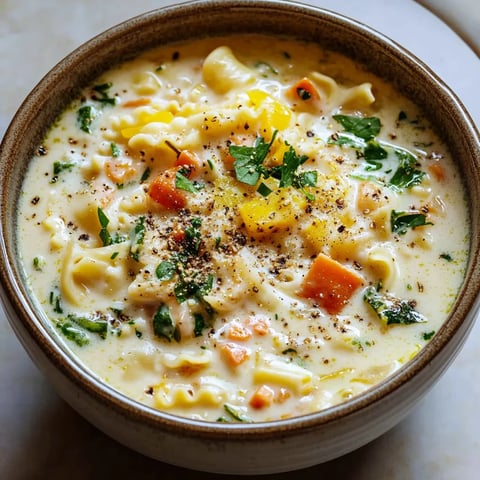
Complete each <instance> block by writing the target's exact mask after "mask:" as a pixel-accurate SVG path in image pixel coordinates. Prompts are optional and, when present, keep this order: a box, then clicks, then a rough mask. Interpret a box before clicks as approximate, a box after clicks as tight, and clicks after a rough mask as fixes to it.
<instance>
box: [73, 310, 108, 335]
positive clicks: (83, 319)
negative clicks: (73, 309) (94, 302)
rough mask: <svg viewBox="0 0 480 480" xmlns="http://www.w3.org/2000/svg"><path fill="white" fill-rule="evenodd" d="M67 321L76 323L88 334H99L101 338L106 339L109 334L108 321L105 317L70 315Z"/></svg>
mask: <svg viewBox="0 0 480 480" xmlns="http://www.w3.org/2000/svg"><path fill="white" fill-rule="evenodd" d="M67 321H68V322H70V323H75V324H76V325H78V326H79V327H80V328H83V329H84V330H87V331H88V332H92V333H97V334H98V335H99V336H100V338H102V339H105V338H106V336H107V332H108V321H107V319H106V318H105V316H103V315H93V316H91V317H87V316H81V315H76V314H73V313H69V314H68V315H67Z"/></svg>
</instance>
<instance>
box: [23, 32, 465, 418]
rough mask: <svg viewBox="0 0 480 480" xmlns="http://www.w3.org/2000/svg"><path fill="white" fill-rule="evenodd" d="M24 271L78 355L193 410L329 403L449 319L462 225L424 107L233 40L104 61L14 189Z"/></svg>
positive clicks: (154, 402) (347, 71) (305, 408)
mask: <svg viewBox="0 0 480 480" xmlns="http://www.w3.org/2000/svg"><path fill="white" fill-rule="evenodd" d="M18 233H19V248H20V251H21V254H22V258H23V261H24V265H25V270H26V274H27V276H28V279H29V282H30V286H31V288H32V291H33V293H34V295H35V297H36V298H37V299H38V303H39V305H41V308H42V309H43V310H44V312H45V316H46V318H48V324H50V325H51V329H52V333H54V334H55V335H58V336H59V338H60V339H61V341H64V342H65V343H66V344H67V345H68V346H69V347H70V348H71V350H72V352H73V354H74V355H76V356H78V358H79V359H80V361H81V362H83V363H84V365H85V366H86V368H88V369H89V370H90V371H91V372H93V373H94V374H95V375H96V376H98V377H99V378H101V379H102V380H104V381H105V382H106V383H107V384H109V385H111V386H112V387H113V388H115V389H117V390H119V391H120V392H123V393H124V394H126V395H127V396H129V397H131V398H133V399H135V400H138V401H139V402H142V403H145V404H147V405H150V406H152V407H154V408H158V409H161V410H165V411H168V412H171V413H174V414H179V415H183V416H188V417H192V418H197V419H204V420H209V421H225V422H239V421H240V422H241V421H244V422H248V421H264V420H272V419H281V418H288V417H292V416H296V415H302V414H306V413H310V412H314V411H318V410H321V409H324V408H327V407H329V406H332V405H335V404H338V403H340V402H344V401H346V400H348V399H350V398H352V397H354V396H355V395H358V394H359V393H361V392H363V391H365V390H366V389H368V388H370V387H372V386H373V385H375V384H377V383H378V382H380V381H382V380H383V379H385V378H386V377H388V376H389V375H391V374H392V373H394V372H395V371H396V370H397V369H398V368H399V367H400V366H402V365H404V364H405V363H406V362H408V361H409V360H410V359H412V358H413V357H414V356H415V355H416V354H417V353H418V352H419V351H420V350H421V349H422V347H423V346H424V345H425V344H426V343H427V342H428V341H429V340H430V339H431V338H432V337H433V336H434V335H435V332H437V331H438V329H439V328H440V327H441V325H442V323H443V322H444V321H445V319H446V318H447V316H448V314H449V311H450V309H451V308H452V305H453V304H454V302H455V298H456V295H457V292H458V290H459V287H460V285H461V282H462V280H463V275H464V270H465V263H466V257H467V249H468V233H469V225H468V220H467V215H466V206H465V200H464V192H463V188H462V183H461V180H460V178H459V172H458V171H457V170H456V168H455V166H454V163H453V161H452V158H451V157H450V154H449V152H448V151H447V150H446V148H445V146H444V144H443V143H442V142H441V141H440V139H439V138H438V137H437V136H436V135H435V133H434V132H433V131H432V130H431V128H430V125H429V121H428V119H427V117H426V116H425V115H424V114H423V113H422V112H420V111H418V109H417V108H416V107H415V106H414V105H413V104H412V103H410V102H409V101H407V100H406V99H405V98H403V97H401V96H400V95H399V94H398V93H396V92H395V90H394V89H393V88H392V87H390V86H389V85H387V84H385V83H384V82H383V81H382V80H380V79H378V78H376V77H374V76H372V75H371V74H369V73H368V72H365V71H364V70H362V69H361V68H360V67H358V66H355V65H354V64H353V63H352V62H350V61H349V60H347V59H345V58H343V57H341V56H340V55H338V54H336V53H331V52H327V51H324V50H322V49H321V48H320V47H318V46H316V45H313V44H305V43H300V42H298V43H297V42H294V41H290V40H279V39H273V38H266V37H257V36H255V37H244V36H242V37H228V38H217V39H206V40H202V41H195V43H194V44H181V45H175V46H168V47H162V48H158V49H156V50H153V51H149V52H146V53H145V54H143V55H141V56H139V57H138V58H137V59H135V60H133V61H129V62H127V63H124V64H122V65H121V66H119V67H118V68H115V69H113V70H111V71H108V72H106V73H105V74H104V75H102V76H101V78H98V80H97V81H96V82H94V83H92V84H91V85H90V86H88V87H87V88H85V90H84V91H83V94H82V95H81V97H80V98H78V99H76V100H74V101H73V103H72V105H71V106H70V108H68V109H67V110H66V111H65V112H64V113H63V114H62V115H61V117H60V118H59V119H58V121H57V122H56V123H55V125H53V126H52V127H51V129H50V130H49V132H48V134H47V135H46V137H45V139H44V141H43V142H42V144H41V145H39V148H38V152H37V154H36V155H35V158H34V159H33V160H32V163H31V166H30V168H29V172H28V175H27V177H26V178H25V181H24V185H23V193H22V198H21V203H20V208H19V227H18Z"/></svg>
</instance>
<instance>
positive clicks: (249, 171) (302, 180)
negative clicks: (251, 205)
mask: <svg viewBox="0 0 480 480" xmlns="http://www.w3.org/2000/svg"><path fill="white" fill-rule="evenodd" d="M276 135H277V131H275V132H274V134H273V136H272V139H271V140H270V143H266V142H265V140H264V138H263V137H257V138H256V140H255V144H254V146H253V147H247V146H237V145H230V147H229V152H230V154H231V155H232V157H233V158H234V159H235V161H234V164H233V167H234V170H235V176H236V177H237V180H239V181H240V182H242V183H246V184H247V185H252V186H254V185H257V183H258V182H259V180H260V178H262V177H263V178H265V179H267V178H270V177H272V178H275V179H277V180H278V181H279V184H278V186H279V187H280V188H282V187H294V188H297V189H299V190H301V191H303V193H304V194H305V195H306V197H307V198H308V199H309V200H313V196H312V195H310V194H308V193H307V192H305V191H304V188H305V187H314V186H315V185H316V183H317V172H316V171H314V170H310V171H306V172H300V173H299V172H298V168H299V167H300V166H301V165H303V164H304V163H305V162H306V161H307V160H308V157H307V156H306V155H298V154H297V152H296V151H295V149H294V148H293V147H292V146H291V145H288V143H286V145H288V147H289V148H288V150H287V151H286V152H285V153H284V155H283V161H282V164H281V165H275V166H273V167H266V166H265V165H264V161H265V159H266V157H267V154H268V152H269V150H270V147H271V146H272V144H273V142H274V141H275V138H276ZM257 191H258V193H260V195H262V196H264V197H266V196H268V195H269V194H270V193H271V192H272V190H271V189H270V187H268V186H267V185H266V184H265V183H263V182H262V183H260V185H259V186H258V189H257Z"/></svg>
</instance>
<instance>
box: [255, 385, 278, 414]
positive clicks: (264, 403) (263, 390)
mask: <svg viewBox="0 0 480 480" xmlns="http://www.w3.org/2000/svg"><path fill="white" fill-rule="evenodd" d="M274 395H275V392H274V391H273V390H272V389H271V388H270V387H268V386H267V385H261V386H260V387H258V388H257V389H256V390H255V392H253V395H252V396H251V397H250V401H249V403H250V406H251V407H253V408H256V409H261V408H265V407H269V406H270V405H271V404H272V403H273V396H274Z"/></svg>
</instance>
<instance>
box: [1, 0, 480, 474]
mask: <svg viewBox="0 0 480 480" xmlns="http://www.w3.org/2000/svg"><path fill="white" fill-rule="evenodd" d="M234 33H265V34H270V35H279V36H290V37H294V38H299V39H303V40H307V41H314V42H317V43H319V44H321V45H322V46H324V47H326V48H331V49H333V50H338V51H340V52H341V53H343V54H345V55H347V56H349V57H351V58H353V59H354V60H356V61H357V62H359V63H361V64H363V65H364V66H365V67H366V68H367V69H368V70H370V71H372V73H374V74H376V75H378V76H380V77H383V78H384V79H386V80H388V81H389V82H391V83H393V84H394V85H395V86H396V88H397V89H398V90H399V91H400V92H402V93H403V94H404V95H406V96H407V97H409V98H410V99H412V100H414V101H415V102H416V103H417V104H418V105H419V106H420V107H421V109H422V110H423V111H424V112H426V115H427V116H428V117H429V119H430V120H431V122H432V123H433V125H434V126H435V128H436V130H437V131H438V133H439V134H440V135H441V136H442V138H443V139H444V140H445V141H446V143H447V144H448V146H449V148H450V151H451V153H452V155H453V157H454V158H455V159H456V161H457V163H458V166H459V168H460V170H461V172H462V174H463V178H464V186H465V190H466V192H467V195H468V204H469V206H470V222H471V231H472V238H471V245H470V257H469V263H468V269H467V274H466V277H465V282H464V284H463V286H462V289H461V291H460V294H459V296H458V299H457V302H456V304H455V306H454V308H453V309H452V312H451V314H450V316H449V318H448V320H447V322H446V323H445V325H444V326H443V327H442V329H441V330H440V331H439V332H437V334H436V335H435V337H434V339H433V340H432V341H431V342H430V343H429V344H428V346H426V347H425V348H424V349H423V350H422V351H421V352H420V353H419V354H418V355H417V356H416V357H415V358H414V359H413V360H412V361H411V362H409V363H408V364H407V365H405V366H404V367H403V368H401V369H400V370H399V371H398V372H396V373H395V374H394V375H392V376H391V377H389V378H388V379H387V380H385V381H384V382H382V383H380V384H379V385H377V386H376V387H374V388H372V389H370V390H368V391H367V392H366V393H364V394H362V395H360V396H358V397H355V398H353V399H352V400H349V401H346V402H345V403H343V404H341V405H338V406H336V407H332V408H329V409H327V410H325V411H322V412H318V413H313V414H310V415H306V416H303V417H298V418H291V419H288V420H282V421H276V422H268V423H256V424H221V423H219V424H211V423H206V422H198V421H194V420H189V419H185V418H178V417H175V416H172V415H169V414H167V413H164V412H160V411H155V410H153V409H150V408H148V407H146V406H143V405H140V404H138V403H136V402H133V401H131V400H129V399H128V398H126V397H124V396H123V395H121V394H119V393H117V392H116V391H114V390H113V389H111V388H110V387H108V386H107V385H105V384H102V383H101V382H100V381H98V380H97V379H96V378H94V377H93V376H92V375H91V374H90V373H89V372H87V371H86V370H85V369H84V367H82V365H81V364H80V363H79V362H78V361H77V359H75V358H73V357H72V356H71V355H70V354H69V352H68V351H67V350H66V348H65V347H64V346H63V345H62V344H61V343H60V342H59V341H58V340H57V339H56V337H55V336H54V335H51V331H50V327H49V325H48V321H47V320H46V319H45V318H44V317H43V316H42V314H41V313H40V312H39V311H38V309H37V307H36V304H35V300H34V299H33V298H31V296H30V294H29V291H28V288H27V279H26V278H25V276H24V274H23V268H22V265H21V261H20V260H19V256H18V252H17V242H16V216H17V211H16V205H17V201H18V196H19V192H20V188H21V183H22V180H23V178H24V175H25V171H26V169H27V168H28V163H29V160H30V158H31V157H32V155H33V152H34V151H35V149H36V148H37V146H38V144H39V143H40V141H41V139H42V138H43V136H44V135H45V133H46V131H47V129H48V127H49V125H51V124H52V122H54V120H55V119H56V117H57V115H58V114H59V113H60V112H61V111H62V110H63V109H64V108H66V107H67V106H68V104H69V103H70V101H71V99H72V98H74V97H75V96H76V95H77V94H78V92H79V91H80V89H81V88H82V87H84V86H85V85H87V84H88V83H89V82H91V81H93V80H94V79H95V78H96V77H98V76H99V75H100V74H101V73H102V72H103V71H105V70H106V69H108V68H109V67H111V66H113V65H115V64H118V63H119V62H123V61H125V60H126V59H129V58H132V57H134V56H135V55H137V54H138V53H139V52H141V51H144V50H145V49H147V48H150V47H154V46H157V45H161V44H166V43H171V42H177V41H181V40H191V39H195V38H199V37H204V36H217V35H228V34H234ZM479 163H480V141H479V136H478V132H477V130H476V128H475V126H474V125H473V124H472V121H471V119H470V117H469V116H468V114H467V112H466V111H465V109H464V107H463V106H462V105H461V104H460V102H459V101H458V100H457V98H456V97H455V95H454V94H453V93H452V92H451V91H450V90H449V89H448V88H447V87H446V86H445V85H444V84H443V83H442V81H441V80H440V79H438V78H437V77H436V76H435V74H434V73H433V72H431V71H430V70H429V69H428V68H427V67H426V66H425V65H423V64H422V63H421V62H420V61H419V60H417V59H416V58H414V57H413V56H412V55H411V54H409V53H408V52H406V51H405V50H404V49H402V48H401V47H400V46H398V45H396V44H395V43H394V42H392V41H390V40H389V39H387V38H385V37H383V36H382V35H380V34H378V33H377V32H374V31H372V30H371V29H369V28H368V27H366V26H364V25H360V24H358V23H356V22H353V21H351V20H349V19H347V18H344V17H341V16H339V15H337V14H335V13H332V12H328V11H324V10H320V9H316V8H313V7H308V6H306V5H300V4H295V3H290V2H282V1H222V2H221V1H211V2H210V1H203V2H202V1H200V2H193V3H185V4H180V5H178V6H173V7H169V8H165V9H161V10H158V11H153V12H150V13H146V14H144V15H142V16H140V17H137V18H134V19H131V20H129V21H127V22H125V23H123V24H121V25H119V26H117V27H114V28H113V29H111V30H108V31H107V32H105V33H103V34H101V35H99V36H98V37H96V38H94V39H92V40H91V41H89V42H88V43H86V44H85V45H83V46H81V47H80V48H79V49H77V50H76V51H75V52H73V53H72V54H71V55H69V56H68V57H67V58H66V59H64V60H63V61H62V62H60V63H59V64H58V65H57V66H56V67H54V68H53V69H52V70H51V72H50V73H49V74H48V75H47V76H46V77H45V78H44V79H43V80H42V81H41V82H40V83H39V84H38V86H37V87H36V88H35V89H34V90H33V91H32V93H31V94H30V95H29V97H28V98H27V99H26V101H25V102H24V103H23V105H22V106H21V107H20V109H19V111H18V113H17V115H16V116H15V118H14V119H13V121H12V123H11V125H10V127H9V129H8V131H7V133H6V134H5V137H4V141H3V143H2V145H1V148H0V169H1V180H0V194H1V201H2V209H1V242H2V243H1V246H2V257H1V263H0V269H1V283H2V289H3V292H2V297H3V302H4V305H5V310H6V313H7V316H8V318H9V321H10V323H11V325H12V327H13V329H14V330H15V332H16V334H17V336H18V338H19V339H20V341H21V343H22V344H23V345H24V347H25V349H26V350H27V352H28V353H29V354H30V356H31V357H32V359H33V360H34V361H35V363H36V364H37V365H38V367H39V368H40V369H41V370H42V372H44V374H45V375H46V377H47V378H48V379H49V380H50V381H51V383H52V384H53V386H54V387H55V389H56V390H57V391H58V393H59V394H60V395H61V396H62V397H63V398H64V399H65V400H66V401H67V402H68V403H69V404H70V405H72V407H73V408H75V409H76V410H77V411H78V412H79V413H80V414H81V415H83V416H84V417H85V418H86V419H88V420H89V421H90V422H91V423H92V424H94V425H96V426H97V427H98V428H99V429H101V430H103V431H104V432H105V433H107V434H108V435H110V436H112V437H113V438H115V439H116V440H118V441H119V442H121V443H123V444H125V445H127V446H129V447H130V448H132V449H134V450H137V451H139V452H141V453H143V454H145V455H148V456H151V457H153V458H156V459H159V460H161V461H164V462H168V463H172V464H175V465H181V466H185V467H189V468H194V469H199V470H205V471H210V472H218V473H232V474H234V473H239V474H265V473H273V472H281V471H289V470H295V469H299V468H303V467H307V466H310V465H314V464H317V463H321V462H325V461H328V460H330V459H333V458H335V457H338V456H341V455H343V454H345V453H347V452H349V451H352V450H354V449H356V448H358V447H360V446H362V445H364V444H366V443H367V442H369V441H371V440H373V439H374V438H376V437H378V436H379V435H381V434H382V433H384V432H386V431H387V430H388V429H390V428H392V427H393V426H394V425H396V424H397V423H398V422H399V421H400V420H401V419H402V418H404V417H405V415H407V413H408V412H409V411H410V410H411V409H412V408H413V407H414V405H415V404H416V403H417V402H418V401H419V400H420V399H421V398H422V397H423V395H424V394H425V393H426V392H427V391H428V390H429V389H430V388H431V387H432V386H433V385H434V383H435V382H436V380H438V378H439V377H440V375H441V374H442V373H443V372H444V371H445V369H446V368H447V367H448V366H449V364H450V363H451V361H452V360H453V359H454V358H455V355H456V354H457V352H458V351H459V349H460V348H461V346H462V344H463V342H464V341H465V339H466V336H467V334H468V332H469V330H470V328H471V327H472V324H473V322H474V319H475V316H476V313H477V310H478V292H479V288H480V278H479V265H478V264H479V249H480V240H479V239H480V231H479V229H480V226H479V221H478V219H479V218H480V212H479V201H480V200H479V199H480V191H479V190H480V178H479V177H480V175H479Z"/></svg>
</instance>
